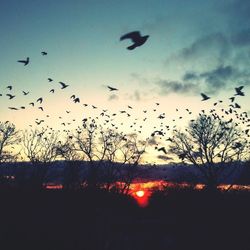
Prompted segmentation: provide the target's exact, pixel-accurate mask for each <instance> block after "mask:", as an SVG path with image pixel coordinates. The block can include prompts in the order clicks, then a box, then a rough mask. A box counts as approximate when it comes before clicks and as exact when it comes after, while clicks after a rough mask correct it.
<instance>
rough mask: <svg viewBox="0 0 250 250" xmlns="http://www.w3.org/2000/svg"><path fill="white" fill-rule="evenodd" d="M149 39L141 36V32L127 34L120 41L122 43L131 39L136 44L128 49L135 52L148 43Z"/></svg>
mask: <svg viewBox="0 0 250 250" xmlns="http://www.w3.org/2000/svg"><path fill="white" fill-rule="evenodd" d="M148 38H149V36H148V35H147V36H141V34H140V32H139V31H133V32H130V33H127V34H125V35H123V36H121V37H120V41H122V40H124V39H131V40H132V42H133V43H134V44H132V45H130V46H128V47H127V49H128V50H133V49H135V48H136V47H139V46H141V45H143V44H144V43H145V42H146V41H147V39H148Z"/></svg>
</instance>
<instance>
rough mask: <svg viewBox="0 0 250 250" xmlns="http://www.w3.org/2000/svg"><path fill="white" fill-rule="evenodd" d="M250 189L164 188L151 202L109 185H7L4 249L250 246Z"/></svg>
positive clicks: (1, 194)
mask: <svg viewBox="0 0 250 250" xmlns="http://www.w3.org/2000/svg"><path fill="white" fill-rule="evenodd" d="M249 198H250V195H249V192H246V191H241V192H237V191H230V192H226V193H225V192H224V193H221V192H216V193H213V194H212V193H209V192H206V191H201V190H199V191H197V190H191V189H185V190H174V189H172V190H168V191H167V192H166V191H165V192H164V191H161V192H156V193H154V194H153V196H152V197H151V200H150V203H149V205H148V206H147V207H146V208H140V207H138V206H137V204H136V203H135V201H134V200H133V199H132V198H131V197H130V196H126V195H121V194H115V193H112V192H106V191H101V190H95V191H94V190H89V189H85V190H79V191H68V190H40V191H38V190H36V191H31V190H29V191H27V190H23V191H20V190H16V189H12V190H10V189H6V190H4V189H1V190H0V199H1V206H0V215H1V223H0V244H1V249H5V250H8V249H25V250H29V249H36V250H40V249H41V250H42V249H43V250H44V249H46V250H52V249H53V250H55V249H68V250H71V249H74V250H83V249H86V250H92V249H109V250H117V249H121V250H146V249H171V250H179V249H182V250H183V249H194V250H195V249H197V250H198V249H199V250H200V249H220V250H222V249H234V250H235V249H242V250H244V249H246V250H247V249H249V245H250V237H249V235H250V227H249V223H250V217H249V211H250V202H249V201H250V199H249Z"/></svg>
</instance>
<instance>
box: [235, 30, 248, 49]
mask: <svg viewBox="0 0 250 250" xmlns="http://www.w3.org/2000/svg"><path fill="white" fill-rule="evenodd" d="M231 42H232V44H233V45H234V46H239V47H243V46H250V28H248V29H244V30H241V31H240V32H238V33H236V34H233V35H232V36H231Z"/></svg>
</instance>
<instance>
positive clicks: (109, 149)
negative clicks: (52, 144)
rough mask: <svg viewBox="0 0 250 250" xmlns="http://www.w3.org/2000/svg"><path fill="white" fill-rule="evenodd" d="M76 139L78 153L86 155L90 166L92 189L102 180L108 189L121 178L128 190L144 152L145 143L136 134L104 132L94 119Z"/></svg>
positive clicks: (90, 184) (89, 181)
mask: <svg viewBox="0 0 250 250" xmlns="http://www.w3.org/2000/svg"><path fill="white" fill-rule="evenodd" d="M74 139H75V142H76V150H77V151H78V152H81V153H82V154H83V158H84V159H86V160H87V161H88V162H89V165H90V168H89V177H88V184H89V186H96V185H97V184H98V183H100V182H101V179H103V180H105V183H106V185H107V187H108V188H109V187H110V185H111V184H112V183H114V181H116V180H117V179H118V178H119V177H120V176H121V175H122V176H123V181H124V183H125V184H126V187H129V185H130V183H131V181H132V180H133V177H134V172H135V167H136V166H137V165H138V163H139V161H140V159H141V156H142V154H143V153H144V152H145V147H146V142H142V141H138V139H137V136H136V135H134V134H133V135H132V134H131V135H124V134H123V133H119V132H117V131H114V130H112V129H106V130H104V129H103V128H102V127H101V126H98V125H97V124H96V123H95V120H92V121H90V122H87V121H85V122H84V123H83V128H82V129H81V130H79V131H77V133H76V135H75V136H74ZM122 167H126V168H122ZM121 169H123V170H124V171H123V173H121ZM125 177H127V178H125Z"/></svg>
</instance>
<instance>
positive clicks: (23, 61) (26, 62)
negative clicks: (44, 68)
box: [17, 57, 30, 66]
mask: <svg viewBox="0 0 250 250" xmlns="http://www.w3.org/2000/svg"><path fill="white" fill-rule="evenodd" d="M17 62H20V63H23V64H24V66H26V65H27V64H28V63H29V62H30V58H29V57H27V58H26V60H18V61H17Z"/></svg>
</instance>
